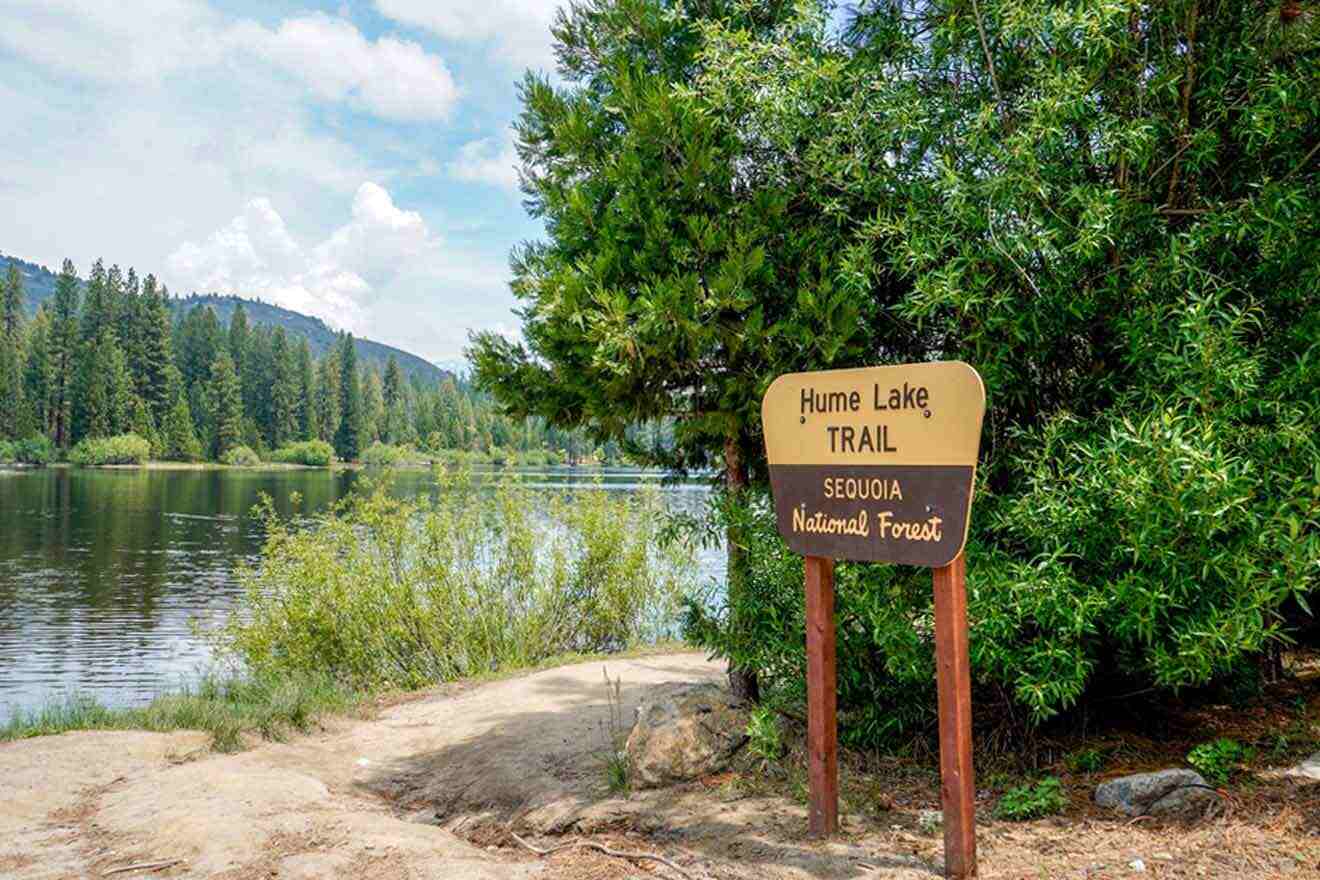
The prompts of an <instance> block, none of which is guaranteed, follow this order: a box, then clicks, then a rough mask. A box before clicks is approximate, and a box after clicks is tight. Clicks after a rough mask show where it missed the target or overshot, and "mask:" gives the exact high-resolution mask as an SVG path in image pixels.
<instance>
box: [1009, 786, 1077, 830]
mask: <svg viewBox="0 0 1320 880" xmlns="http://www.w3.org/2000/svg"><path fill="white" fill-rule="evenodd" d="M1067 806H1068V798H1067V796H1066V795H1065V794H1064V793H1063V783H1062V782H1060V781H1059V780H1058V778H1057V777H1054V776H1047V777H1045V778H1044V779H1042V780H1040V781H1039V782H1037V783H1035V784H1034V785H1031V784H1028V785H1022V786H1018V787H1017V788H1011V789H1009V790H1008V791H1006V792H1004V794H1003V795H1001V796H1000V798H999V802H998V803H997V804H995V818H996V819H1007V820H1009V821H1010V822H1026V821H1028V820H1030V819H1040V818H1042V817H1044V816H1053V815H1055V814H1056V813H1062V812H1063V811H1064V809H1065V808H1066V807H1067Z"/></svg>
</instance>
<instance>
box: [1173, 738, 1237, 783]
mask: <svg viewBox="0 0 1320 880" xmlns="http://www.w3.org/2000/svg"><path fill="white" fill-rule="evenodd" d="M1251 757H1252V750H1251V749H1248V748H1247V747H1245V746H1243V745H1242V743H1240V742H1238V741H1237V740H1235V739H1229V738H1228V737H1220V738H1219V739H1216V740H1211V741H1210V742H1206V743H1201V744H1200V745H1199V746H1197V747H1196V748H1194V749H1192V750H1191V751H1190V752H1188V753H1187V763H1188V764H1191V765H1192V766H1193V767H1195V768H1196V770H1197V772H1199V773H1200V774H1201V775H1202V776H1204V777H1205V779H1206V781H1207V782H1210V783H1213V784H1214V785H1227V784H1228V780H1229V778H1230V777H1231V776H1232V775H1233V773H1235V772H1237V770H1238V768H1239V767H1241V765H1242V764H1243V763H1244V762H1246V761H1249V760H1251Z"/></svg>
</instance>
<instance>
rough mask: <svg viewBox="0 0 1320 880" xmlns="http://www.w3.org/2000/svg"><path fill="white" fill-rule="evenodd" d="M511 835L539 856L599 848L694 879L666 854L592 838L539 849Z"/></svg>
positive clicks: (613, 855)
mask: <svg viewBox="0 0 1320 880" xmlns="http://www.w3.org/2000/svg"><path fill="white" fill-rule="evenodd" d="M509 836H510V837H512V838H513V839H514V840H516V841H518V843H519V844H521V845H522V846H524V847H526V848H527V849H528V850H530V851H532V852H534V853H536V854H537V855H538V856H548V855H550V854H551V853H557V852H559V851H560V850H563V849H573V848H574V847H586V848H587V849H594V850H598V851H600V852H603V853H605V855H607V856H612V857H614V858H616V859H628V860H629V861H634V862H640V861H652V862H659V863H660V864H662V865H664V866H665V867H666V868H669V869H670V870H672V871H676V872H677V873H678V874H679V876H681V877H686V878H687V880H692V875H691V874H689V873H688V872H687V871H684V870H683V869H682V868H680V867H679V866H678V865H675V864H674V863H673V862H671V861H669V859H667V858H665V857H664V856H657V855H653V854H652V853H643V852H620V851H619V850H615V849H610V848H609V847H607V846H605V845H604V844H600V843H594V842H592V841H590V840H570V841H569V842H568V843H561V844H559V845H558V846H552V847H550V848H549V849H538V848H537V847H534V846H532V845H531V844H530V843H528V842H527V841H525V840H523V839H522V838H521V837H519V836H518V835H516V834H514V833H513V832H512V831H510V832H509Z"/></svg>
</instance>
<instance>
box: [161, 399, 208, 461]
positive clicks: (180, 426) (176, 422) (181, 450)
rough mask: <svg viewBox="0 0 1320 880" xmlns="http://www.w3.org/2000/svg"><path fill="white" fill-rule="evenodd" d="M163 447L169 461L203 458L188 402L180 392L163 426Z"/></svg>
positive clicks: (164, 454) (163, 452)
mask: <svg viewBox="0 0 1320 880" xmlns="http://www.w3.org/2000/svg"><path fill="white" fill-rule="evenodd" d="M161 447H162V454H163V456H164V457H165V458H166V459H167V460H169V461H197V460H198V459H200V458H201V457H202V444H201V442H200V441H198V439H197V435H196V433H194V431H193V417H192V412H191V410H190V409H189V408H188V400H187V398H185V397H184V396H183V394H182V393H180V392H175V395H174V404H173V405H172V406H171V407H170V409H169V412H167V413H166V415H165V421H164V424H163V425H162V426H161Z"/></svg>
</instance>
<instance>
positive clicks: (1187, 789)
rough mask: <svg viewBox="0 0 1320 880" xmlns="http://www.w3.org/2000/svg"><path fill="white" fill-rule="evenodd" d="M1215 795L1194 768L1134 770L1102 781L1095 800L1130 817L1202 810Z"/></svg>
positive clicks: (1096, 791) (1167, 814)
mask: <svg viewBox="0 0 1320 880" xmlns="http://www.w3.org/2000/svg"><path fill="white" fill-rule="evenodd" d="M1216 797H1218V795H1216V794H1215V792H1214V791H1213V790H1212V789H1211V788H1210V787H1209V786H1207V785H1206V781H1205V779H1204V778H1203V777H1202V776H1201V774H1200V773H1197V772H1196V771H1195V770H1185V769H1172V770H1160V771H1159V772H1156V773H1136V774H1133V775H1132V776H1123V777H1120V778H1118V779H1111V780H1109V781H1108V782H1104V783H1101V784H1100V786H1099V787H1098V788H1097V789H1096V790H1095V802H1096V803H1097V804H1099V805H1100V806H1102V807H1109V808H1110V809H1115V810H1119V811H1120V812H1122V813H1125V814H1127V815H1129V816H1170V815H1180V814H1187V813H1192V812H1194V811H1197V810H1201V809H1204V808H1205V806H1206V804H1207V803H1208V802H1210V801H1212V800H1214V799H1215V798H1216Z"/></svg>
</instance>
